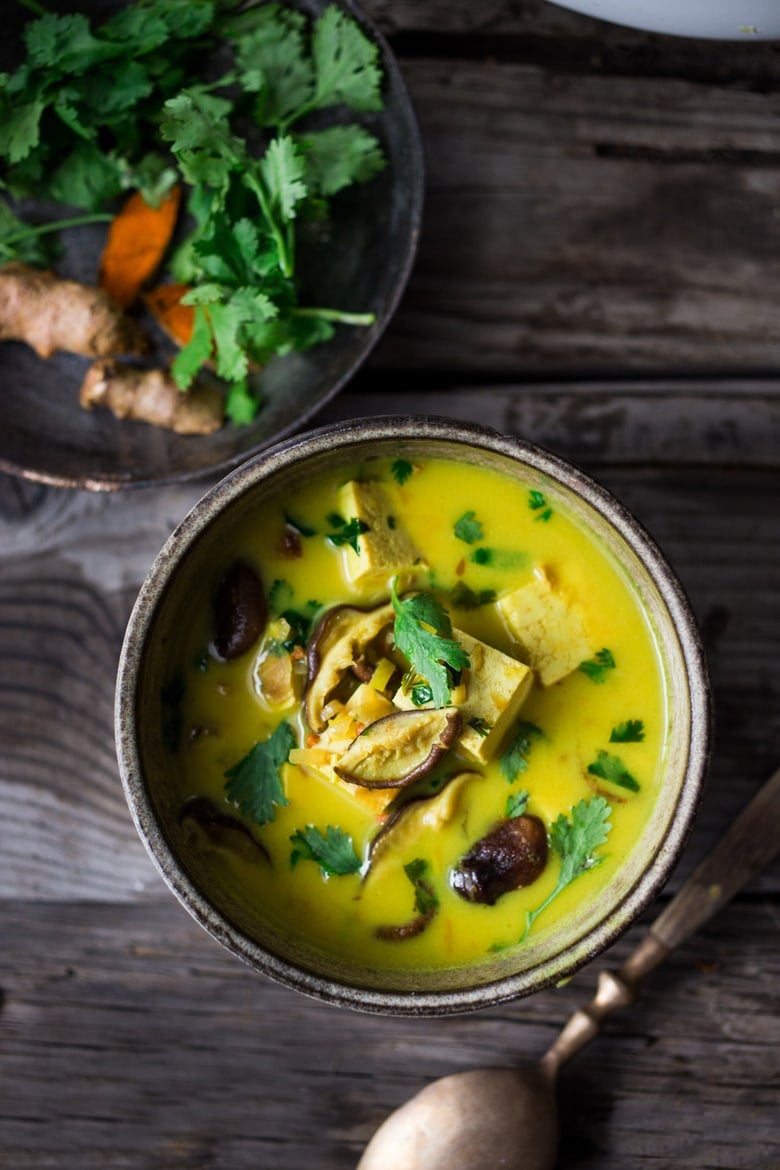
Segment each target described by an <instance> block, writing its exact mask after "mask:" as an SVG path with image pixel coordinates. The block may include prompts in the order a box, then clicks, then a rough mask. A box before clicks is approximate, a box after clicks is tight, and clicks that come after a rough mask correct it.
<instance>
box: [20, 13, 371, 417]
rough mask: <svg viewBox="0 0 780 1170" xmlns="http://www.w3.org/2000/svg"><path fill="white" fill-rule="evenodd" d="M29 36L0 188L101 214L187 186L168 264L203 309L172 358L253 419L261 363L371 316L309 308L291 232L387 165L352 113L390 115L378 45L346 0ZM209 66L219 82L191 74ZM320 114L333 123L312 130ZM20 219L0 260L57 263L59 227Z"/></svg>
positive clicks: (37, 30) (178, 371)
mask: <svg viewBox="0 0 780 1170" xmlns="http://www.w3.org/2000/svg"><path fill="white" fill-rule="evenodd" d="M30 6H31V7H33V5H30ZM24 39H25V45H26V48H27V59H26V60H25V62H24V63H23V64H22V65H21V66H20V67H19V68H18V69H17V70H16V72H14V73H13V74H10V75H2V76H0V185H2V186H3V187H4V189H5V190H6V191H7V192H8V193H9V194H10V195H11V196H12V197H15V198H24V197H27V196H35V197H39V198H40V197H41V196H43V197H45V198H47V199H52V200H54V201H57V202H62V203H66V204H69V205H72V206H75V207H79V208H83V209H85V210H86V211H88V212H92V213H94V216H95V218H101V217H102V216H103V215H104V214H105V212H104V211H103V210H102V209H103V208H104V207H105V205H106V202H107V201H109V200H113V199H115V198H116V197H117V196H119V195H120V194H121V193H122V192H123V191H127V190H139V191H140V192H141V194H142V195H143V197H144V198H145V199H146V201H147V202H148V203H151V204H155V205H156V204H158V203H159V201H160V199H162V198H163V197H164V196H165V195H166V194H167V193H168V192H169V191H170V189H171V187H172V186H173V185H174V184H175V183H177V182H181V181H182V180H183V181H184V182H185V183H187V184H189V187H190V191H189V198H188V203H187V207H188V212H189V215H190V217H191V221H192V223H193V227H192V230H191V232H190V234H189V236H188V238H187V239H186V240H185V241H184V242H183V243H182V244H181V246H180V247H179V248H178V250H177V252H176V253H175V255H174V256H173V258H172V261H171V266H170V267H171V271H172V274H173V275H174V278H175V279H176V280H177V281H179V282H182V283H185V284H189V285H191V286H192V289H191V291H190V292H189V293H187V294H186V296H185V297H184V303H185V304H187V305H190V306H192V307H194V310H195V313H194V328H193V333H192V336H191V339H190V341H189V342H188V343H187V344H186V345H185V346H184V348H183V349H182V351H181V352H180V354H179V355H178V357H177V359H176V361H175V362H174V366H173V376H174V379H175V381H176V383H177V385H178V386H179V387H180V388H181V389H183V390H184V389H186V388H188V387H189V386H190V385H191V384H192V382H193V380H194V379H195V377H196V375H197V374H198V372H199V371H200V370H201V368H202V367H203V366H204V365H205V364H206V363H207V362H213V364H214V366H215V368H216V372H217V374H218V375H219V376H220V377H222V378H223V379H224V380H225V381H226V382H227V384H228V393H227V400H226V411H227V414H228V417H229V418H230V419H231V420H232V421H234V422H236V423H247V422H249V421H251V419H252V418H253V417H254V415H255V414H256V412H257V409H258V406H259V401H258V399H257V397H256V392H255V391H254V390H253V388H252V381H253V380H252V379H251V378H250V372H251V371H252V370H253V369H254V368H257V367H259V366H263V365H265V364H267V362H268V361H269V359H270V358H271V357H272V356H273V355H275V354H287V353H290V352H292V351H300V350H306V349H309V348H311V347H312V346H314V345H317V344H319V343H321V342H323V341H327V340H328V339H329V338H330V337H332V336H333V333H334V329H335V326H336V325H337V324H339V323H342V324H347V325H356V326H367V325H370V324H372V323H373V321H374V316H373V314H372V313H370V312H369V313H363V312H350V311H347V310H346V309H343V308H341V307H331V306H320V305H305V304H304V305H302V304H300V303H299V289H298V285H297V282H296V273H297V268H298V265H297V251H298V240H297V225H298V224H299V223H300V222H301V221H302V220H304V219H305V220H312V221H313V220H323V219H324V218H326V217H327V213H328V201H329V200H330V199H331V198H332V197H333V196H334V195H336V194H337V193H338V192H339V191H341V190H343V189H344V188H345V187H348V186H350V185H351V184H353V183H365V182H368V181H369V180H371V179H372V178H373V177H374V176H375V175H377V174H378V173H379V172H380V171H381V170H382V169H383V168H384V166H385V158H384V155H383V153H382V150H381V147H380V145H379V142H378V141H377V139H376V137H375V136H374V135H373V134H371V133H370V131H369V130H368V129H367V128H366V127H365V126H364V125H360V124H358V123H356V122H354V121H348V120H347V119H348V118H349V117H350V111H352V112H355V113H358V114H366V113H372V112H376V111H378V110H380V109H381V108H382V96H381V82H382V75H381V70H380V66H379V50H378V48H377V46H376V45H375V44H374V43H373V42H372V41H370V40H369V39H368V38H367V37H366V36H365V34H364V33H363V32H362V30H361V28H360V26H359V25H358V24H357V23H356V22H355V21H354V20H353V19H352V18H351V17H349V16H347V15H346V14H345V13H343V12H342V11H341V10H340V9H339V8H338V7H336V6H335V5H330V6H328V7H327V8H326V9H325V10H324V12H323V13H322V15H321V16H320V17H319V19H317V20H316V21H313V22H310V21H309V20H308V18H307V17H305V16H304V15H303V14H302V13H300V12H297V11H294V10H292V9H287V8H285V7H283V6H282V5H280V4H274V3H271V4H264V5H262V6H259V7H251V6H250V7H247V8H245V9H244V10H243V11H238V5H237V3H236V2H235V0H221V2H220V3H215V2H214V0H189V3H187V4H186V5H184V4H179V3H172V2H171V0H142V2H140V0H139V2H137V3H135V4H131V5H130V6H128V7H127V8H125V9H123V10H122V11H121V12H119V13H118V14H117V15H115V16H113V17H111V18H110V19H109V20H108V21H106V22H104V23H103V24H102V25H101V26H100V27H97V28H94V29H93V27H92V26H91V24H90V22H89V20H88V19H87V17H86V16H84V15H78V14H77V15H67V16H57V15H54V14H51V13H45V14H42V15H40V16H39V17H38V18H37V19H34V20H31V21H30V22H29V23H28V25H27V26H26V28H25V32H24ZM226 50H227V51H226ZM119 62H121V68H118V63H119ZM215 62H219V63H220V65H222V64H223V63H224V68H223V71H222V73H221V75H220V76H217V78H216V80H212V81H209V82H207V83H205V82H196V83H193V82H192V80H191V79H192V78H193V77H198V78H199V77H203V76H207V75H212V74H213V73H214V72H215V69H214V63H215ZM323 110H328V111H331V110H332V111H333V113H332V114H331V113H328V118H329V119H336V120H335V121H333V124H329V125H328V126H326V127H324V128H319V127H317V126H314V125H312V124H311V123H310V122H309V121H307V118H308V117H309V115H311V114H312V113H315V112H316V113H319V112H320V111H323ZM247 115H249V118H248V121H249V123H250V125H249V128H248V129H246V126H247ZM252 122H254V125H251V123H252ZM12 214H13V213H12V212H11V211H10V208H9V209H7V214H6V215H5V216H3V217H0V259H6V260H7V259H23V260H26V261H28V262H33V263H39V264H42V263H46V262H48V261H49V249H48V248H46V247H44V244H45V243H47V242H48V241H41V240H40V236H41V234H42V233H44V232H48V231H49V230H52V231H53V230H54V227H55V225H51V228H49V227H48V226H47V225H42V226H38V227H35V228H29V230H26V231H25V230H23V229H21V228H19V227H18V226H17V225H15V224H13V223H12V222H10V220H9V217H10V216H12ZM70 222H71V221H70V220H66V221H64V222H63V223H61V224H59V225H58V226H59V227H65V226H69V224H70Z"/></svg>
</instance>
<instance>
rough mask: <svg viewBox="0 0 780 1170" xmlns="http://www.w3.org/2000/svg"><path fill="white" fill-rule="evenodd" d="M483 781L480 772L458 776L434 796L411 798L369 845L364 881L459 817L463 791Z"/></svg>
mask: <svg viewBox="0 0 780 1170" xmlns="http://www.w3.org/2000/svg"><path fill="white" fill-rule="evenodd" d="M481 779H482V776H481V774H480V773H479V772H455V773H454V774H453V775H452V776H450V777H449V778H448V779H447V780H446V782H445V784H444V787H443V788H441V789H440V790H439V791H438V792H436V793H434V794H433V795H432V796H430V795H426V796H415V797H412V799H411V800H407V801H405V803H404V804H402V805H401V806H400V807H399V808H397V809H395V811H394V812H393V813H391V815H390V816H389V817H388V819H387V820H386V821H385V823H384V825H383V826H382V828H381V829H380V830H379V832H378V833H377V835H376V836H375V837H374V839H373V840H372V842H371V844H370V845H369V850H368V856H369V864H368V868H367V869H366V872H365V875H364V880H366V879H368V878H369V877H371V876H372V875H373V874H375V873H377V872H378V871H379V869H380V868H381V863H382V862H383V861H384V860H385V859H389V858H391V857H392V856H393V855H400V854H401V853H404V854H406V853H407V852H411V847H412V846H413V845H415V844H416V843H417V841H418V840H419V839H420V838H422V837H425V836H427V835H428V834H431V833H433V834H436V833H437V832H438V831H439V829H441V827H442V825H445V824H447V822H448V821H451V820H453V819H454V818H455V817H456V816H458V815H459V814H460V812H461V803H462V802H461V796H462V794H463V791H464V789H465V788H466V787H467V786H468V785H469V784H470V783H472V782H474V781H480V780H481Z"/></svg>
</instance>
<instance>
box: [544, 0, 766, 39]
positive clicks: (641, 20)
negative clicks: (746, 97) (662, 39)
mask: <svg viewBox="0 0 780 1170" xmlns="http://www.w3.org/2000/svg"><path fill="white" fill-rule="evenodd" d="M553 3H556V4H558V5H559V6H560V7H561V8H571V9H572V10H573V11H574V12H582V13H584V14H585V15H586V16H596V17H598V18H600V19H601V20H610V21H614V23H615V24H624V25H627V26H628V27H630V28H641V29H645V30H646V31H647V32H656V33H672V34H673V35H675V36H680V37H705V38H709V39H711V40H722V41H769V40H774V39H775V38H776V37H780V7H778V5H777V3H776V0H688V3H680V0H553Z"/></svg>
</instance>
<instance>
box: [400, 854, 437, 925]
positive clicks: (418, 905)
mask: <svg viewBox="0 0 780 1170" xmlns="http://www.w3.org/2000/svg"><path fill="white" fill-rule="evenodd" d="M404 873H405V874H406V876H407V877H408V879H409V881H410V882H411V883H412V885H413V886H414V908H415V910H416V911H417V913H418V914H433V913H434V912H435V911H436V910H438V908H439V898H438V895H437V893H436V891H435V889H434V888H433V886H432V885H431V883H430V880H429V873H430V864H429V863H428V861H426V859H425V858H424V857H416V858H415V859H414V861H410V862H409V864H408V865H405V866H404Z"/></svg>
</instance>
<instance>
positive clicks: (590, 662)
mask: <svg viewBox="0 0 780 1170" xmlns="http://www.w3.org/2000/svg"><path fill="white" fill-rule="evenodd" d="M615 666H616V662H615V659H614V658H613V656H612V651H611V650H608V649H607V648H606V646H605V647H604V649H603V650H599V652H598V654H596V656H595V658H588V659H586V660H585V662H581V663H580V665H579V667H578V670H581V671H582V673H583V674H586V675H587V676H588V678H589V679H590V680H591V681H592V682H594V683H603V682H604V680H605V679H606V677H607V671H610V670H614V669H615Z"/></svg>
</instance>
